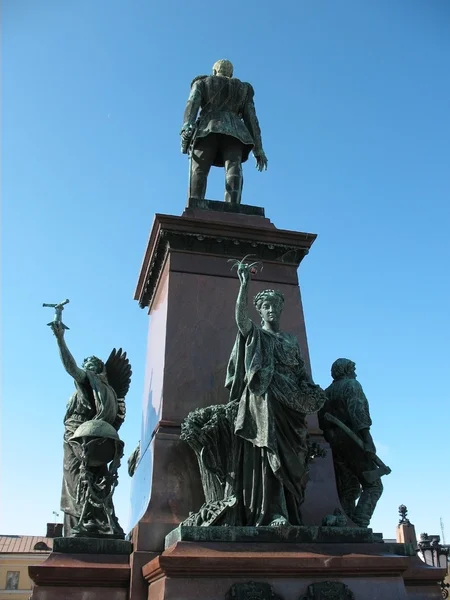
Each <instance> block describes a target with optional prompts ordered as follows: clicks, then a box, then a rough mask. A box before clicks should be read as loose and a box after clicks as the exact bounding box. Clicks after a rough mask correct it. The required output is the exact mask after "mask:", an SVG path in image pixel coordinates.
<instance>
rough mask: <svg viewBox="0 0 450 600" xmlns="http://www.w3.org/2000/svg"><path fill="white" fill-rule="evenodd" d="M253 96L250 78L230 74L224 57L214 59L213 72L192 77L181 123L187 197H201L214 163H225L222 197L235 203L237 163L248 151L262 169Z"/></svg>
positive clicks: (264, 164) (239, 167) (263, 160)
mask: <svg viewBox="0 0 450 600" xmlns="http://www.w3.org/2000/svg"><path fill="white" fill-rule="evenodd" d="M253 96H254V91H253V88H252V86H251V85H250V84H249V83H246V82H244V81H240V80H239V79H237V78H236V77H233V65H232V64H231V62H230V61H228V60H219V61H217V62H216V63H215V64H214V66H213V74H212V75H209V76H208V75H200V76H199V77H196V78H195V79H194V80H193V82H192V84H191V93H190V95H189V99H188V101H187V105H186V109H185V112H184V120H183V127H182V129H181V151H182V152H183V153H184V154H189V155H190V159H191V160H190V177H189V198H195V199H197V200H202V199H204V198H205V194H206V182H207V178H208V173H209V170H210V168H211V166H213V165H214V166H216V167H225V181H226V184H225V202H230V203H233V204H239V203H240V202H241V194H242V185H243V176H242V163H243V162H245V161H246V160H247V159H248V156H249V154H250V152H251V151H253V154H254V155H255V158H256V168H257V169H258V170H259V171H262V170H264V169H267V158H266V155H265V154H264V150H263V147H262V140H261V130H260V128H259V123H258V119H257V117H256V111H255V105H254V102H253ZM199 110H201V112H200V116H199V118H198V119H197V114H198V111H199Z"/></svg>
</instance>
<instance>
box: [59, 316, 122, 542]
mask: <svg viewBox="0 0 450 600" xmlns="http://www.w3.org/2000/svg"><path fill="white" fill-rule="evenodd" d="M51 328H52V331H53V333H54V334H55V337H56V340H57V343H58V348H59V352H60V356H61V360H62V363H63V365H64V368H65V369H66V371H67V373H69V375H70V376H71V377H73V379H74V382H75V388H76V390H75V392H74V393H73V395H72V396H71V398H70V400H69V402H68V404H67V410H66V414H65V417H64V428H65V431H64V473H63V484H62V493H61V510H62V511H63V512H64V536H65V537H69V536H83V537H108V538H123V537H124V532H123V530H122V528H121V527H120V525H119V522H118V520H117V517H116V515H115V511H114V505H113V502H112V495H113V493H114V489H115V487H116V485H117V481H118V475H117V471H118V468H119V466H120V460H121V458H122V456H123V446H124V444H123V442H122V441H121V440H120V438H119V435H118V433H117V431H118V430H119V428H120V426H121V425H122V423H123V421H124V420H125V396H126V394H127V392H128V389H129V387H130V380H131V373H132V371H131V366H130V363H129V360H128V358H127V355H126V352H122V349H121V348H120V349H119V350H116V349H115V348H114V350H113V351H112V352H111V354H110V356H109V358H108V360H107V361H106V362H105V363H104V362H103V361H101V360H100V359H99V358H97V357H96V356H89V357H88V358H85V359H84V361H83V364H82V366H81V368H80V367H78V366H77V364H76V362H75V359H74V358H73V356H72V354H71V353H70V352H69V349H68V348H67V345H66V342H65V339H64V333H65V328H64V327H63V326H62V324H60V323H58V322H53V323H52V324H51Z"/></svg>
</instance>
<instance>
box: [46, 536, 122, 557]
mask: <svg viewBox="0 0 450 600" xmlns="http://www.w3.org/2000/svg"><path fill="white" fill-rule="evenodd" d="M132 549H133V548H132V545H131V542H128V541H127V540H114V539H105V538H85V537H61V538H55V539H54V540H53V552H62V553H64V554H113V555H116V554H126V555H129V554H131V552H132Z"/></svg>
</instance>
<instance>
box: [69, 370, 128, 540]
mask: <svg viewBox="0 0 450 600" xmlns="http://www.w3.org/2000/svg"><path fill="white" fill-rule="evenodd" d="M85 373H86V380H85V382H84V383H77V382H75V387H76V391H75V392H74V394H73V395H72V397H71V398H70V400H69V402H68V404H67V410H66V414H65V417H64V463H63V483H62V491H61V510H62V511H63V513H64V535H65V536H69V535H70V533H71V531H72V528H73V527H74V526H75V525H76V524H77V523H78V519H79V518H80V516H81V508H82V507H81V506H80V505H79V504H78V503H77V498H76V497H77V485H78V481H79V476H80V466H81V463H80V460H79V458H78V457H77V455H76V453H75V450H74V442H71V441H70V440H71V438H72V436H73V434H74V433H75V431H76V430H77V429H78V427H79V426H80V425H81V424H82V423H85V422H86V421H90V420H93V419H101V420H102V421H107V422H108V423H110V424H111V425H112V424H113V423H114V421H115V420H116V417H117V411H118V400H117V395H116V393H115V391H114V390H113V388H112V387H111V386H110V385H109V384H108V382H107V379H106V377H105V376H104V375H102V374H100V375H99V374H97V373H95V372H94V371H90V370H88V369H86V371H85Z"/></svg>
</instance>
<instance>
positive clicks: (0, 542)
mask: <svg viewBox="0 0 450 600" xmlns="http://www.w3.org/2000/svg"><path fill="white" fill-rule="evenodd" d="M52 548H53V538H49V537H41V536H37V535H0V554H5V553H15V554H30V553H33V552H35V553H36V554H43V553H44V552H50V551H51V549H52Z"/></svg>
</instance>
